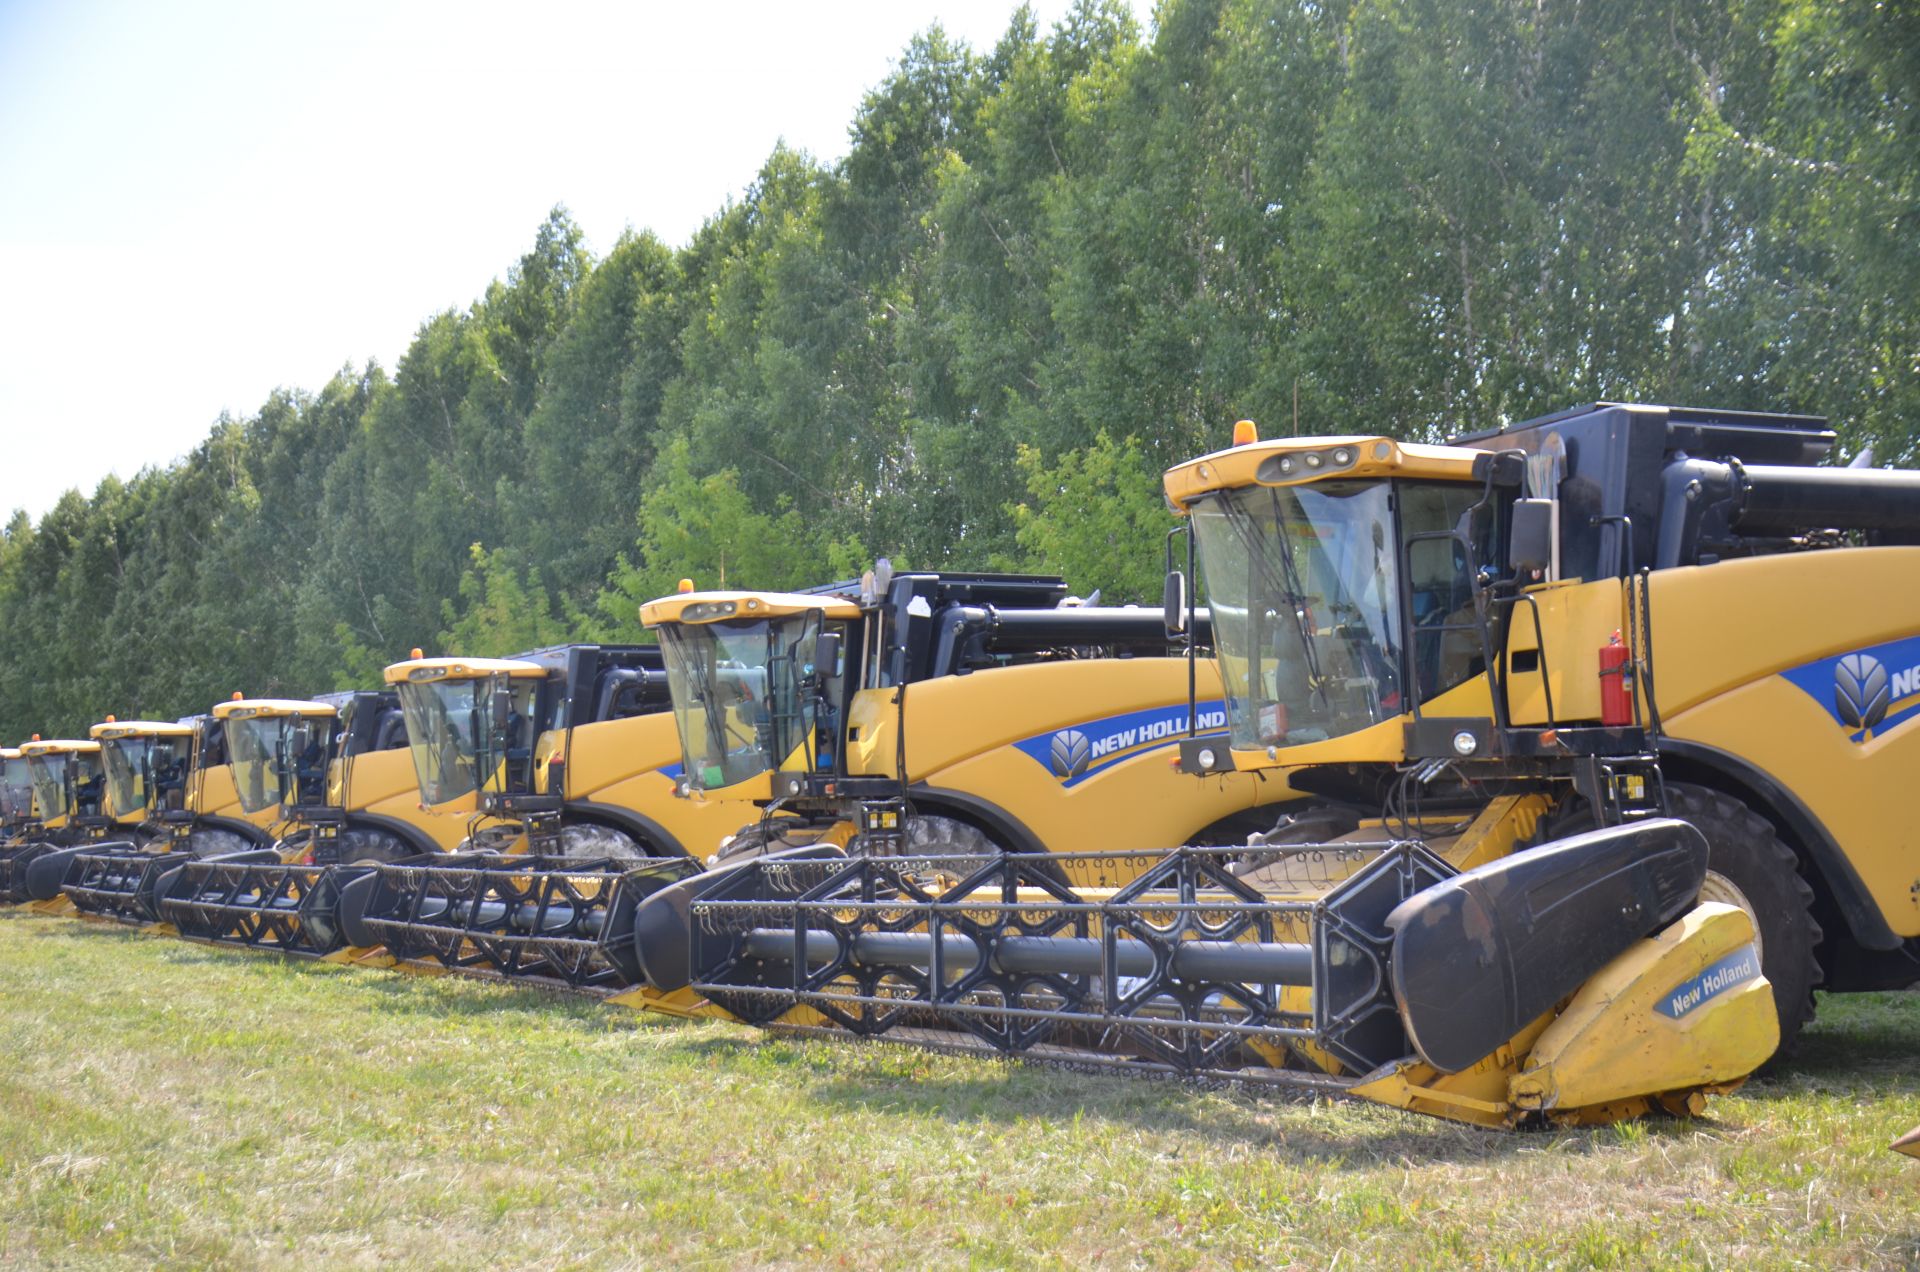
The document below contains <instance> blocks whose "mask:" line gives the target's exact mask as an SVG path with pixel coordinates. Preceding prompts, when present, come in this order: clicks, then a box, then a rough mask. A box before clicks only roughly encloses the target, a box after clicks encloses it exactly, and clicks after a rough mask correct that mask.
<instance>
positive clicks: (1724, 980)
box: [1654, 945, 1760, 1020]
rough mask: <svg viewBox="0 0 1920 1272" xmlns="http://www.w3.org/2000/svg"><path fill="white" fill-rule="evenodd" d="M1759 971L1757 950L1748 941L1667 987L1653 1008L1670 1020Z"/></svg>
mask: <svg viewBox="0 0 1920 1272" xmlns="http://www.w3.org/2000/svg"><path fill="white" fill-rule="evenodd" d="M1759 974H1760V951H1759V950H1756V949H1755V948H1754V947H1753V946H1751V945H1745V946H1742V947H1741V948H1739V949H1737V950H1735V951H1734V952H1733V953H1731V954H1729V955H1727V956H1726V957H1725V958H1723V959H1721V960H1720V961H1719V962H1718V963H1715V964H1714V965H1713V966H1711V967H1709V968H1707V969H1706V970H1705V971H1704V972H1701V973H1700V974H1699V975H1698V976H1695V977H1693V978H1692V979H1691V980H1684V981H1681V982H1680V983H1679V984H1678V985H1675V986H1674V987H1673V988H1672V989H1670V990H1668V991H1667V996H1666V997H1665V998H1663V999H1661V1000H1660V1001H1659V1002H1658V1003H1656V1004H1654V1010H1655V1011H1657V1012H1659V1013H1660V1014H1661V1015H1662V1016H1665V1017H1666V1018H1667V1019H1669V1020H1679V1019H1680V1018H1681V1017H1683V1016H1687V1015H1690V1014H1691V1013H1693V1012H1694V1011H1697V1010H1698V1009H1700V1008H1701V1007H1704V1006H1706V1005H1707V1004H1708V1003H1710V1002H1712V1001H1713V1000H1714V999H1716V998H1718V997H1719V996H1720V995H1722V994H1724V993H1726V992H1727V991H1728V990H1730V989H1733V988H1735V987H1736V986H1739V985H1744V984H1746V983H1747V982H1748V981H1750V980H1752V979H1753V978H1754V977H1756V976H1758V975H1759Z"/></svg>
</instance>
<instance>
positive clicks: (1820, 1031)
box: [1743, 992, 1920, 1129]
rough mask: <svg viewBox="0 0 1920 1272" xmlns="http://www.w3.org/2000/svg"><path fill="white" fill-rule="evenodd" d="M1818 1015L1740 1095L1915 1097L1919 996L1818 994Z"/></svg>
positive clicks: (1919, 1067) (1919, 1065)
mask: <svg viewBox="0 0 1920 1272" xmlns="http://www.w3.org/2000/svg"><path fill="white" fill-rule="evenodd" d="M1819 1011H1820V1015H1819V1016H1817V1017H1816V1018H1815V1020H1814V1023H1813V1024H1812V1025H1810V1026H1808V1028H1807V1029H1806V1031H1805V1032H1803V1033H1802V1034H1801V1035H1800V1037H1799V1039H1798V1041H1797V1042H1796V1043H1795V1044H1794V1047H1793V1051H1792V1053H1791V1054H1789V1055H1787V1056H1784V1057H1782V1058H1781V1059H1779V1060H1777V1061H1775V1062H1774V1063H1773V1064H1771V1065H1769V1066H1768V1067H1767V1068H1766V1069H1765V1070H1764V1071H1763V1072H1762V1073H1761V1074H1760V1076H1758V1077H1756V1078H1755V1079H1754V1080H1753V1081H1751V1082H1749V1083H1748V1084H1747V1085H1746V1088H1745V1090H1744V1092H1743V1094H1745V1095H1746V1096H1747V1097H1748V1098H1749V1099H1754V1100H1784V1099H1798V1098H1802V1097H1804V1096H1806V1095H1807V1094H1808V1093H1809V1092H1819V1091H1829V1092H1833V1093H1836V1094H1840V1093H1846V1094H1861V1095H1873V1096H1886V1097H1893V1096H1920V993H1914V992H1892V993H1879V994H1849V995H1846V996H1843V997H1833V996H1829V995H1825V994H1823V995H1821V996H1820V1004H1819ZM1902 1129H1905V1128H1902Z"/></svg>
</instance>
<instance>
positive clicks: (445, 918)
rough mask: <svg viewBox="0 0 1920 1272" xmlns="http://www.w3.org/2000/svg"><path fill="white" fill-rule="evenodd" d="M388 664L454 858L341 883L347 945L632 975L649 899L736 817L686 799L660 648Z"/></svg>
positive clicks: (578, 981) (505, 971)
mask: <svg viewBox="0 0 1920 1272" xmlns="http://www.w3.org/2000/svg"><path fill="white" fill-rule="evenodd" d="M414 653H415V656H414V657H413V658H411V659H408V660H407V661H405V662H400V663H396V664H394V665H393V666H391V667H388V668H387V672H386V677H387V681H388V684H389V685H390V686H391V687H392V690H393V691H394V692H396V693H397V694H398V696H399V701H400V704H401V707H402V709H403V710H404V712H405V716H406V722H407V735H408V738H409V745H410V748H411V752H412V756H413V762H414V777H415V779H416V780H417V782H418V785H419V791H420V800H421V802H422V803H423V805H425V806H426V807H427V809H428V813H429V816H430V818H437V820H438V821H439V822H440V824H442V825H443V826H446V827H448V828H450V829H453V828H457V829H458V831H459V836H458V838H459V845H458V846H459V849H460V851H459V852H457V853H455V854H454V855H451V856H446V857H436V858H419V859H413V860H408V861H404V862H396V863H392V864H381V865H378V866H376V867H375V868H373V869H371V870H369V871H367V872H365V873H364V874H362V875H361V876H359V877H357V878H355V879H354V880H352V881H350V882H348V883H346V884H345V885H344V886H343V888H342V893H341V906H340V914H341V922H342V931H343V933H344V935H345V938H346V939H347V940H348V941H349V942H350V943H351V944H352V945H354V946H357V947H375V946H377V947H380V948H382V949H384V951H385V953H386V954H387V955H388V956H390V957H391V958H393V959H394V960H396V961H397V962H398V963H399V965H400V966H402V967H403V968H413V969H434V970H440V969H455V970H461V971H471V972H482V973H490V974H499V975H506V976H513V977H526V978H532V979H538V980H542V981H548V982H557V983H560V984H564V985H568V986H572V987H575V988H581V989H595V990H607V989H615V988H620V987H624V986H627V985H630V984H632V983H633V979H634V976H635V969H634V967H633V964H632V959H631V957H630V955H629V954H628V953H627V952H626V948H625V945H624V944H623V943H622V942H619V941H615V940H611V939H610V937H611V934H614V933H618V932H620V931H623V930H625V928H626V926H627V924H628V922H629V916H630V914H631V912H632V908H633V905H634V903H635V901H637V900H638V899H639V898H640V897H642V896H645V895H647V894H648V893H649V892H650V891H651V890H653V889H655V888H657V887H660V886H662V885H664V884H666V883H669V882H672V881H674V880H676V879H679V878H682V877H684V876H685V875H686V874H688V873H690V872H692V871H693V870H695V869H697V865H696V863H695V860H694V857H695V855H696V854H698V853H701V852H704V851H707V850H709V849H710V848H711V847H712V846H713V845H715V844H717V843H718V842H719V840H720V839H721V838H722V837H723V836H724V835H725V834H727V833H728V832H730V831H733V830H736V829H738V827H739V824H740V823H739V820H738V818H737V816H736V814H735V813H734V811H733V810H727V809H721V808H717V807H709V806H701V805H695V804H690V803H687V802H684V801H679V800H676V799H674V798H673V793H674V777H675V773H676V772H677V766H678V759H679V744H678V741H677V738H676V734H675V732H674V728H673V721H672V717H671V715H670V714H668V712H667V710H666V707H667V703H668V698H667V691H666V683H665V676H664V672H663V670H662V667H661V661H660V651H659V650H658V649H657V648H655V647H653V646H639V645H563V646H556V647H553V648H550V649H541V650H534V651H532V652H530V653H526V654H521V655H517V656H515V657H513V658H465V657H450V658H425V657H421V656H419V651H418V650H416V651H414Z"/></svg>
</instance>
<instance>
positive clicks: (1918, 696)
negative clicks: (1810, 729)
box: [1780, 636, 1920, 742]
mask: <svg viewBox="0 0 1920 1272" xmlns="http://www.w3.org/2000/svg"><path fill="white" fill-rule="evenodd" d="M1780 674H1781V675H1782V676H1784V677H1785V678H1786V679H1787V680H1788V681H1789V682H1790V683H1792V684H1794V685H1796V686H1798V687H1799V688H1800V689H1801V690H1803V691H1804V692H1805V693H1806V695H1807V696H1808V697H1809V698H1812V699H1813V700H1814V701H1815V702H1817V703H1819V704H1820V708H1821V710H1823V711H1825V712H1826V713H1827V715H1829V716H1830V717H1832V719H1833V722H1834V723H1835V724H1837V725H1839V726H1840V727H1841V728H1842V729H1844V730H1845V731H1846V733H1847V736H1848V738H1849V739H1850V740H1851V741H1854V742H1865V741H1867V740H1868V739H1869V738H1876V737H1884V736H1885V735H1886V734H1887V733H1889V732H1891V731H1892V730H1894V729H1896V728H1899V727H1900V726H1901V725H1903V724H1905V723H1906V722H1907V721H1909V720H1912V719H1914V718H1916V717H1920V636H1908V637H1905V638H1904V639H1901V640H1893V641H1888V642H1887V643H1886V644H1884V645H1868V646H1866V647H1864V648H1861V649H1850V650H1848V651H1847V652H1846V653H1844V654H1831V655H1828V656H1827V657H1825V658H1816V659H1814V660H1813V661H1812V662H1810V663H1802V664H1801V665H1800V666H1798V667H1789V668H1788V669H1787V670H1786V671H1783V672H1781V673H1780Z"/></svg>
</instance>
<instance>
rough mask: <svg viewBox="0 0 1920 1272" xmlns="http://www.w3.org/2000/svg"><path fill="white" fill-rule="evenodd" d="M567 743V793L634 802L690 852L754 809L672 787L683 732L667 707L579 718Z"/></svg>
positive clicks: (708, 849) (716, 840)
mask: <svg viewBox="0 0 1920 1272" xmlns="http://www.w3.org/2000/svg"><path fill="white" fill-rule="evenodd" d="M566 746H567V756H566V761H567V767H566V796H567V799H568V800H569V801H586V802H591V803H596V804H612V805H614V806H616V807H619V808H629V809H632V810H633V811H635V812H637V813H639V814H640V815H641V816H642V817H646V818H648V819H650V820H652V821H654V822H657V823H659V825H660V827H661V829H663V830H665V831H666V832H667V833H668V834H670V835H672V836H673V837H674V839H675V840H677V841H678V844H679V847H680V848H682V849H684V850H685V851H686V852H687V853H688V854H689V855H691V856H694V857H702V858H704V857H706V856H708V855H709V854H711V853H712V852H714V851H715V850H716V849H718V848H719V846H720V840H721V839H723V838H724V837H726V836H727V835H731V834H732V833H733V832H735V831H737V830H739V829H740V828H741V827H742V826H744V825H746V824H747V823H748V822H751V821H753V820H755V819H756V818H757V817H758V816H759V813H758V810H756V809H755V808H754V807H753V806H752V805H750V804H742V803H739V802H737V801H735V800H724V799H698V798H682V797H681V796H680V795H678V794H677V786H678V783H677V780H676V779H677V775H678V773H679V771H680V734H679V732H678V731H677V730H676V729H675V728H674V723H673V713H672V712H671V711H656V712H653V713H651V714H648V715H639V716H629V717H627V718H626V719H624V720H602V721H599V722H597V723H594V724H583V725H580V726H578V727H577V728H575V729H574V730H572V732H571V734H570V736H569V737H568V740H567V742H566ZM661 847H668V846H667V845H661Z"/></svg>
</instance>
